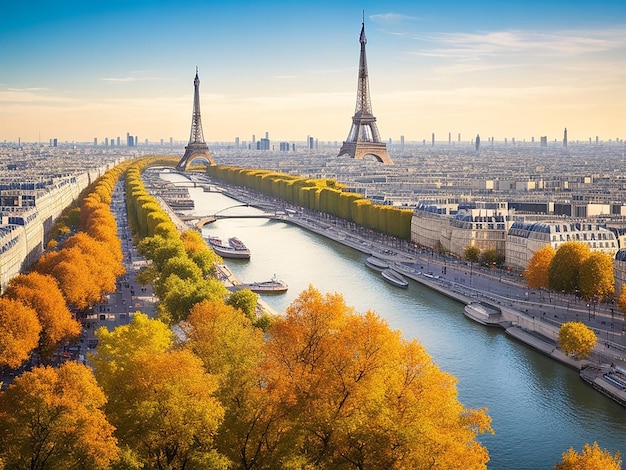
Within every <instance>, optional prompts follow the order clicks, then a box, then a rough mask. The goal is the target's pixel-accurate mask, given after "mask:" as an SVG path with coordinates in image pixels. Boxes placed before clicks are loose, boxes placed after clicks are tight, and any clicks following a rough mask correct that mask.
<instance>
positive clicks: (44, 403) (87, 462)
mask: <svg viewBox="0 0 626 470" xmlns="http://www.w3.org/2000/svg"><path fill="white" fill-rule="evenodd" d="M105 402H106V398H105V396H104V393H103V392H102V390H101V389H100V388H99V387H98V385H97V383H96V381H95V379H94V377H93V375H92V373H91V370H90V369H89V368H88V367H86V366H84V365H82V364H78V363H76V362H66V363H64V364H63V365H62V366H60V367H59V368H52V367H37V368H35V369H33V370H32V371H30V372H24V373H23V374H22V375H21V376H20V377H17V378H16V379H15V380H14V382H13V383H12V384H11V385H9V387H8V388H7V390H6V391H5V392H3V393H2V394H0V434H1V435H2V436H3V437H4V438H3V439H0V450H1V455H2V458H3V459H4V460H5V464H6V466H7V468H31V469H59V470H61V469H75V470H82V469H84V468H93V469H107V468H110V465H111V463H112V462H115V461H116V460H117V459H118V447H117V442H116V439H115V438H114V437H113V426H111V424H110V423H109V422H108V421H107V418H106V416H105V414H104V412H103V409H102V408H103V407H104V404H105ZM6 437H9V438H8V439H6Z"/></svg>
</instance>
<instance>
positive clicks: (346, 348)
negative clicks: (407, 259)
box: [262, 287, 491, 469]
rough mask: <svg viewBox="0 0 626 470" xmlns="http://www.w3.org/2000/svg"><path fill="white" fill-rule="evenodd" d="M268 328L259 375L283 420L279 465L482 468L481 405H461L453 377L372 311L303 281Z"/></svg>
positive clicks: (484, 423)
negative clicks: (355, 308)
mask: <svg viewBox="0 0 626 470" xmlns="http://www.w3.org/2000/svg"><path fill="white" fill-rule="evenodd" d="M268 333H269V334H268V345H267V355H266V361H265V363H264V366H263V368H262V370H263V372H264V374H266V378H265V379H264V380H263V383H266V384H267V388H268V390H269V392H270V393H271V394H272V402H273V403H274V405H273V406H275V407H278V408H280V409H282V411H281V412H280V413H279V414H278V415H279V416H285V419H286V420H287V423H283V424H281V425H280V427H281V428H282V429H283V430H284V431H283V432H284V435H283V436H281V438H280V441H279V442H278V443H277V445H276V450H275V451H274V452H275V454H276V455H275V457H276V459H280V460H277V461H276V464H277V463H278V461H280V462H283V465H287V466H290V465H291V466H294V467H296V466H297V467H298V468H338V467H345V468H355V469H357V468H426V467H428V468H433V469H435V468H440V469H453V468H459V469H460V468H462V469H470V468H471V469H474V468H486V467H485V465H486V462H487V461H488V460H489V458H488V455H487V450H486V449H485V448H484V447H483V446H482V445H481V444H480V443H479V442H477V441H476V440H475V438H476V436H477V435H478V434H479V433H483V432H488V431H491V427H490V418H489V417H488V416H487V415H486V412H485V410H470V409H465V408H464V407H463V406H462V405H461V403H459V401H458V397H457V391H456V386H455V382H456V381H455V379H454V377H452V376H451V375H449V374H446V373H444V372H442V371H441V370H439V368H438V367H437V366H436V365H435V364H433V362H432V360H431V358H430V356H428V354H427V353H426V352H425V351H424V348H423V347H422V346H421V345H419V344H418V343H417V341H415V340H414V341H406V340H403V339H402V338H401V336H400V332H398V331H393V330H391V329H390V328H389V326H388V325H387V324H386V322H385V321H384V320H382V319H380V317H378V315H376V314H375V313H374V312H367V313H366V314H365V315H358V314H356V313H354V311H353V309H352V308H350V307H348V306H346V304H345V302H344V300H343V297H342V296H341V295H339V294H332V295H329V294H327V295H326V296H322V295H321V294H320V293H319V292H318V291H316V290H315V289H313V288H311V287H310V288H309V289H308V290H306V291H304V292H303V293H302V294H301V295H300V296H299V297H298V299H296V300H295V301H294V302H293V303H292V304H291V305H290V306H289V307H288V309H287V311H286V316H285V317H284V318H279V319H277V320H276V322H275V323H274V324H273V325H272V326H271V327H270V329H269V332H268ZM270 468H272V467H271V466H270Z"/></svg>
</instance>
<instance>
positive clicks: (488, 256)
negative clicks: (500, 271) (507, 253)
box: [480, 248, 502, 267]
mask: <svg viewBox="0 0 626 470" xmlns="http://www.w3.org/2000/svg"><path fill="white" fill-rule="evenodd" d="M501 258H502V257H501V256H500V254H498V251H497V250H496V249H495V248H489V249H488V250H484V251H483V252H482V253H481V254H480V262H481V263H483V264H484V265H486V266H489V267H492V266H495V265H498V264H499V261H500V259H501Z"/></svg>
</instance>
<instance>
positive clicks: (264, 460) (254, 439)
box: [182, 301, 279, 469]
mask: <svg viewBox="0 0 626 470" xmlns="http://www.w3.org/2000/svg"><path fill="white" fill-rule="evenodd" d="M182 327H183V330H184V332H185V333H186V336H187V338H188V339H189V341H188V343H187V346H188V347H189V348H190V349H191V350H192V351H193V352H194V353H195V354H196V355H197V356H198V357H200V358H201V359H202V363H203V364H204V369H205V371H207V372H208V373H210V374H213V375H215V376H216V377H217V378H218V382H219V388H218V390H217V392H216V396H217V397H218V398H219V400H220V402H221V403H222V404H223V406H224V408H225V415H224V421H223V423H222V425H221V426H220V428H219V431H218V438H217V446H218V450H219V452H220V453H222V454H224V455H226V456H227V457H229V458H230V459H231V461H233V462H235V463H236V464H237V463H239V465H238V467H239V468H246V469H247V468H267V464H268V462H269V461H270V460H269V457H270V455H268V454H271V452H270V451H269V450H268V448H267V444H268V442H272V441H273V440H274V439H275V435H274V434H275V433H278V432H279V431H278V430H276V429H275V428H274V426H273V422H274V421H275V419H276V417H275V415H274V408H273V407H272V406H271V402H270V397H269V394H268V391H267V388H266V387H263V386H262V384H261V380H260V371H261V362H262V360H263V357H264V351H265V343H264V340H263V333H262V332H261V330H259V329H258V328H255V327H254V326H253V325H252V323H251V321H250V319H249V318H247V317H246V316H245V315H244V314H242V313H241V312H240V311H237V310H236V309H235V308H233V307H231V306H229V305H225V304H224V303H223V302H212V301H204V302H200V303H198V304H196V305H195V306H194V307H193V308H192V311H191V314H190V315H189V317H188V319H187V321H186V322H184V323H183V324H182ZM264 465H265V466H264Z"/></svg>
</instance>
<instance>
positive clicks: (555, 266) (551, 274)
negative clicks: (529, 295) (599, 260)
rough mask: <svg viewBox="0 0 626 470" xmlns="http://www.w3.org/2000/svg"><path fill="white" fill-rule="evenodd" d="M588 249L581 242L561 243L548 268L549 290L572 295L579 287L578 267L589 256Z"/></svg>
mask: <svg viewBox="0 0 626 470" xmlns="http://www.w3.org/2000/svg"><path fill="white" fill-rule="evenodd" d="M589 253H590V251H589V247H588V246H587V245H586V244H584V243H583V242H565V243H563V244H562V245H561V246H560V247H559V249H558V250H556V253H555V255H554V258H552V262H551V263H550V268H548V283H549V285H550V289H552V290H554V291H557V292H560V291H565V292H567V293H569V294H572V293H574V292H575V291H576V289H578V288H579V287H580V285H579V282H580V266H581V265H582V264H583V262H584V261H585V260H586V259H587V257H588V256H589Z"/></svg>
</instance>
